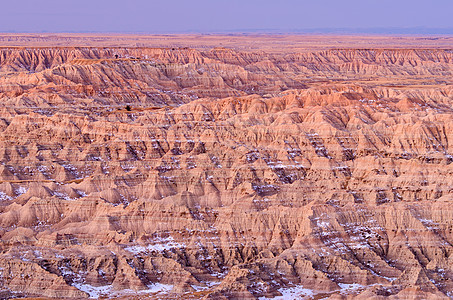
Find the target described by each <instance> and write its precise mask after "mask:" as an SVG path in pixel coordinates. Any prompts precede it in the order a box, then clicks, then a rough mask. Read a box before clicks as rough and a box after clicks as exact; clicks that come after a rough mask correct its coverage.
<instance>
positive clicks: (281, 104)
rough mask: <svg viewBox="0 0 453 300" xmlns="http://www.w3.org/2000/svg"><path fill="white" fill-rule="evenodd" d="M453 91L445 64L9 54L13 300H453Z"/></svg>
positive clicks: (105, 51)
mask: <svg viewBox="0 0 453 300" xmlns="http://www.w3.org/2000/svg"><path fill="white" fill-rule="evenodd" d="M452 78H453V51H452V50H445V49H354V48H350V49H329V50H306V51H301V52H278V53H268V52H266V51H237V50H233V49H226V48H214V49H206V50H200V49H198V50H195V49H190V48H165V49H164V48H132V47H129V48H107V47H102V48H101V47H99V48H92V47H78V48H58V47H53V48H2V49H0V98H1V101H0V141H1V142H0V162H1V163H0V298H1V297H3V298H9V297H25V296H29V297H53V298H64V297H67V298H84V297H95V298H97V297H101V296H105V297H125V298H128V297H134V299H136V298H143V299H153V297H154V298H176V299H184V298H187V299H194V298H195V299H197V298H205V299H239V298H240V299H243V298H246V299H254V298H260V299H266V298H274V297H280V299H283V298H284V299H291V297H293V298H296V299H299V298H310V297H317V298H323V297H324V298H325V297H331V298H332V299H346V298H347V297H357V298H358V299H368V298H377V297H393V298H394V299H411V298H413V299H421V298H423V299H442V298H449V297H453V294H452V293H451V291H452V290H453V247H452V244H453V235H452V230H453V196H452V195H453V164H452V162H453V88H452V85H451V83H452ZM348 299H349V298H348Z"/></svg>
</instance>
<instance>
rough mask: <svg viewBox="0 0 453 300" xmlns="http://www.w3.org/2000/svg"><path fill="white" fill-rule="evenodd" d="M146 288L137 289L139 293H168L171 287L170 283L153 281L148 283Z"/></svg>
mask: <svg viewBox="0 0 453 300" xmlns="http://www.w3.org/2000/svg"><path fill="white" fill-rule="evenodd" d="M148 288H149V289H148V290H142V291H139V293H140V294H149V293H153V294H155V293H168V292H170V291H171V290H172V289H173V285H171V284H162V283H158V282H156V283H153V284H150V285H148Z"/></svg>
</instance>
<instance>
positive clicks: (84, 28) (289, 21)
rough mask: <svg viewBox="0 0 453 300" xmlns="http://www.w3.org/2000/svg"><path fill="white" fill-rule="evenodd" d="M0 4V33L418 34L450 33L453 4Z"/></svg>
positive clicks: (414, 0) (365, 0)
mask: <svg viewBox="0 0 453 300" xmlns="http://www.w3.org/2000/svg"><path fill="white" fill-rule="evenodd" d="M2 2H4V3H2V5H1V10H0V32H120V33H121V32H130V33H189V32H206V33H211V32H255V31H260V32H266V31H269V32H282V33H284V32H298V31H300V32H304V31H306V32H311V31H314V32H316V31H346V32H354V31H358V32H362V31H363V32H373V31H383V32H385V31H388V32H389V33H398V31H401V32H402V33H404V32H408V33H418V32H419V33H423V32H424V31H425V32H427V33H430V32H432V33H436V32H437V33H450V34H453V17H452V12H453V0H429V1H428V0H311V1H307V0H228V1H226V0H121V1H120V0H109V1H107V0H3V1H2ZM392 31H395V32H392Z"/></svg>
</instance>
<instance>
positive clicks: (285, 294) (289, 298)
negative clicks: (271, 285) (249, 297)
mask: <svg viewBox="0 0 453 300" xmlns="http://www.w3.org/2000/svg"><path fill="white" fill-rule="evenodd" d="M278 291H279V292H280V293H281V294H282V295H281V296H277V297H274V298H272V299H274V300H296V299H297V300H298V299H303V298H307V297H309V298H312V297H313V296H314V293H313V290H311V289H306V288H304V287H303V286H301V285H298V286H294V287H290V288H281V289H279V290H278ZM259 299H260V300H265V299H268V298H265V297H261V298H259Z"/></svg>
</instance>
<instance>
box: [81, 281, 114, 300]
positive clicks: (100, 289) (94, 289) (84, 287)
mask: <svg viewBox="0 0 453 300" xmlns="http://www.w3.org/2000/svg"><path fill="white" fill-rule="evenodd" d="M73 286H74V287H76V288H78V289H79V290H81V291H83V292H85V293H87V294H88V295H90V298H94V299H97V298H99V297H100V296H102V295H108V294H109V293H110V291H111V289H112V286H111V285H104V286H92V285H89V284H82V283H74V284H73Z"/></svg>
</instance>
